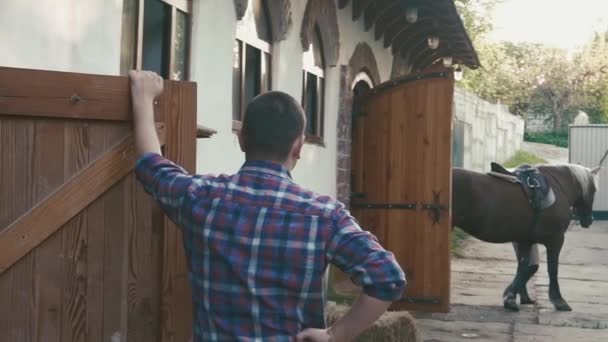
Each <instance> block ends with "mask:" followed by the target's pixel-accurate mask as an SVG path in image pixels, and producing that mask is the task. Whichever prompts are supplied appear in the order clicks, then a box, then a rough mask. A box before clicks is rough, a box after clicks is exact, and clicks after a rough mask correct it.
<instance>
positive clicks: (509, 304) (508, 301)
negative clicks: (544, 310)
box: [503, 298, 519, 311]
mask: <svg viewBox="0 0 608 342" xmlns="http://www.w3.org/2000/svg"><path fill="white" fill-rule="evenodd" d="M503 306H504V307H505V309H507V310H511V311H519V307H518V306H517V302H516V301H515V298H505V300H504V302H503Z"/></svg>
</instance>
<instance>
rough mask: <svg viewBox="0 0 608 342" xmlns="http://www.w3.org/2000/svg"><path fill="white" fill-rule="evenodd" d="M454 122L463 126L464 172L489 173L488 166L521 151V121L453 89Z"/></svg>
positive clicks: (473, 96)
mask: <svg viewBox="0 0 608 342" xmlns="http://www.w3.org/2000/svg"><path fill="white" fill-rule="evenodd" d="M454 120H456V121H459V122H460V123H462V124H464V139H463V140H464V141H463V142H462V143H463V153H464V155H463V167H464V168H467V169H471V170H476V171H480V172H484V171H489V170H490V163H491V162H504V161H506V160H507V159H509V158H510V157H511V156H513V154H515V152H517V151H518V150H519V149H520V148H521V144H522V142H523V136H524V121H523V120H522V119H521V118H520V117H518V116H515V115H513V114H511V113H509V111H508V108H507V107H506V106H504V105H500V104H494V103H490V102H487V101H484V100H482V99H480V98H479V97H477V96H475V95H474V94H472V93H470V92H468V91H465V90H463V89H460V88H456V89H455V92H454Z"/></svg>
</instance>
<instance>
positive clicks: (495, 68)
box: [456, 0, 608, 131]
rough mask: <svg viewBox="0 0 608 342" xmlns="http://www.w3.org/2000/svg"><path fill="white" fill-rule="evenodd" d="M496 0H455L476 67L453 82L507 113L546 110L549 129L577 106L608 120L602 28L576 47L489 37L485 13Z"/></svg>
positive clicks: (607, 54)
mask: <svg viewBox="0 0 608 342" xmlns="http://www.w3.org/2000/svg"><path fill="white" fill-rule="evenodd" d="M500 1H501V0H456V5H457V7H458V10H459V13H460V14H461V17H462V19H463V22H464V24H465V26H466V27H467V31H468V32H469V34H470V36H471V38H472V40H473V44H474V45H475V47H476V50H477V53H478V55H479V58H480V61H481V64H482V67H481V68H480V69H478V70H468V69H467V70H465V75H464V76H465V77H464V79H463V80H462V81H461V82H460V84H459V86H460V87H463V88H465V89H467V90H469V91H471V92H473V93H475V94H476V95H478V96H480V97H481V98H484V99H486V100H488V101H492V102H501V103H503V104H506V105H508V106H509V108H510V110H511V112H512V113H514V114H517V115H521V116H523V117H525V116H526V115H527V114H528V113H538V114H546V115H549V117H550V118H551V120H552V122H553V129H554V131H559V130H560V129H562V128H563V127H564V126H565V125H566V124H567V123H568V122H570V120H571V119H572V118H573V116H574V115H575V114H576V113H577V112H578V110H583V111H585V112H586V113H587V114H588V115H589V117H590V119H591V121H592V122H608V33H601V34H597V35H596V36H595V37H594V38H593V39H592V40H591V41H590V42H588V44H586V45H585V46H584V47H582V48H581V49H580V50H579V51H575V52H572V51H566V50H562V49H557V48H553V47H548V46H544V45H541V44H532V43H516V42H491V41H489V40H488V38H487V35H488V33H489V32H491V30H492V29H493V27H492V16H491V15H490V13H491V12H492V10H493V9H494V7H495V6H496V5H497V4H498V3H500Z"/></svg>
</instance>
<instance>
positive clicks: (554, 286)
mask: <svg viewBox="0 0 608 342" xmlns="http://www.w3.org/2000/svg"><path fill="white" fill-rule="evenodd" d="M563 245H564V234H560V235H559V236H557V237H556V238H555V239H553V240H552V241H551V242H550V243H547V270H548V273H549V300H551V303H553V306H555V309H557V310H558V311H572V308H571V307H570V305H568V302H566V300H565V299H564V298H562V294H561V292H560V290H559V283H558V281H557V269H558V267H559V253H560V252H561V250H562V246H563Z"/></svg>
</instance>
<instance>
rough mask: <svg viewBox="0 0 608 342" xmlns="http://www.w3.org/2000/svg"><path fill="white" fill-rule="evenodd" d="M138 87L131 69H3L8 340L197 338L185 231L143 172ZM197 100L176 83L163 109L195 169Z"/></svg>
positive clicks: (1, 166)
mask: <svg viewBox="0 0 608 342" xmlns="http://www.w3.org/2000/svg"><path fill="white" fill-rule="evenodd" d="M74 95H77V96H78V97H79V98H80V100H77V99H76V96H74ZM129 97H130V93H129V83H128V79H127V78H125V77H110V76H97V75H83V74H73V73H60V72H49V71H34V70H23V69H10V68H0V303H1V305H0V341H114V340H115V341H186V340H187V339H188V338H189V336H190V334H191V329H190V327H191V321H192V319H191V313H192V309H191V304H190V290H189V286H188V283H187V279H188V277H187V268H186V262H185V258H184V255H183V249H182V246H181V238H180V234H179V231H178V230H177V229H176V228H175V227H173V226H171V225H170V224H169V222H168V221H167V220H166V219H165V218H164V215H163V214H162V212H161V211H160V209H159V208H158V206H157V205H156V204H155V203H153V201H152V200H151V198H150V197H149V196H148V195H147V194H146V193H145V192H144V190H143V188H142V187H141V185H140V184H139V183H138V182H137V181H136V180H135V176H134V174H133V172H132V171H133V167H134V163H135V158H136V154H135V152H134V149H133V143H132V138H131V134H132V133H131V132H132V128H131V123H130V120H131V115H132V114H131V109H130V107H131V104H130V99H129ZM70 99H72V100H71V101H70ZM195 99H196V85H195V84H193V83H187V82H179V83H178V82H166V83H165V92H164V94H163V96H162V97H161V98H160V99H159V100H158V104H157V105H156V108H155V111H156V113H155V114H156V119H157V121H158V122H162V123H163V125H162V126H163V127H164V128H163V127H160V129H159V136H160V137H161V141H164V142H165V145H164V149H165V154H166V155H167V156H168V157H169V158H170V159H172V160H174V161H175V162H177V163H179V164H182V165H184V166H185V167H186V168H188V169H189V170H190V171H194V163H195V146H196V129H197V128H196V100H195Z"/></svg>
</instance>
